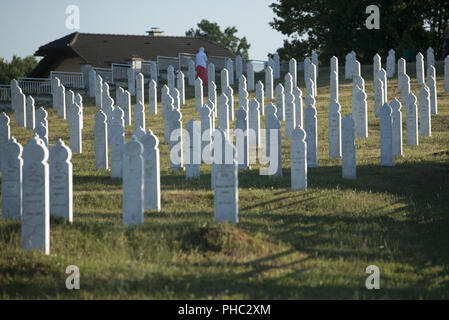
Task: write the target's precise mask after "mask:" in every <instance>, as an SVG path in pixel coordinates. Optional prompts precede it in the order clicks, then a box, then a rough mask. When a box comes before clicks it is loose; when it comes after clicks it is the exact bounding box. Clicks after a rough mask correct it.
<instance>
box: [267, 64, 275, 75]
mask: <svg viewBox="0 0 449 320" xmlns="http://www.w3.org/2000/svg"><path fill="white" fill-rule="evenodd" d="M265 73H268V74H271V75H272V74H273V68H271V67H270V66H268V67H267V68H266V69H265Z"/></svg>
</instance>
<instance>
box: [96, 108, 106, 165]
mask: <svg viewBox="0 0 449 320" xmlns="http://www.w3.org/2000/svg"><path fill="white" fill-rule="evenodd" d="M94 140H95V142H94V145H95V168H97V169H105V170H107V169H108V168H109V165H108V124H107V118H106V114H105V113H104V112H103V111H102V110H98V112H97V113H96V114H95V125H94Z"/></svg>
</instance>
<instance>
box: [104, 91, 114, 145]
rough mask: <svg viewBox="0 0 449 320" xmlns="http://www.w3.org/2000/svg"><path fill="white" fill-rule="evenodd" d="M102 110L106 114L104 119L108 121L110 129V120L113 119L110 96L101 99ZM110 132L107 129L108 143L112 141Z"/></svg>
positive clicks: (112, 106)
mask: <svg viewBox="0 0 449 320" xmlns="http://www.w3.org/2000/svg"><path fill="white" fill-rule="evenodd" d="M102 110H103V112H104V113H105V114H106V120H107V122H108V129H111V127H112V120H113V116H112V112H113V111H114V99H112V98H111V97H110V96H108V97H107V98H106V100H105V101H103V107H102ZM111 134H112V131H111V130H108V143H111V141H112V139H111Z"/></svg>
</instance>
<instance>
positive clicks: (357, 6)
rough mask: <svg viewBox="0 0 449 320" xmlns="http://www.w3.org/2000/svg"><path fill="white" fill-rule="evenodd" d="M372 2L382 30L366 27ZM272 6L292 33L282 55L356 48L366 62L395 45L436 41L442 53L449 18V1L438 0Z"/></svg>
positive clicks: (281, 26) (421, 47) (279, 26)
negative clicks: (368, 10) (443, 35)
mask: <svg viewBox="0 0 449 320" xmlns="http://www.w3.org/2000/svg"><path fill="white" fill-rule="evenodd" d="M372 4H374V5H377V6H378V7H379V9H380V29H379V30H368V29H367V28H366V26H365V21H366V18H367V17H368V15H367V14H366V13H365V10H366V7H367V6H369V5H372ZM270 7H271V8H272V9H273V11H274V13H275V15H276V17H275V18H274V19H273V21H272V22H270V25H271V26H272V27H273V28H274V29H276V30H278V31H280V32H281V33H283V34H284V35H287V36H289V39H288V40H286V41H284V46H283V47H282V48H279V49H278V53H279V55H280V56H281V57H282V58H283V59H288V58H291V57H294V58H297V59H303V58H305V57H306V56H308V55H310V53H311V52H312V50H317V51H318V52H319V53H320V58H322V59H323V60H324V61H328V59H330V58H331V57H332V56H334V55H335V56H337V57H338V58H339V59H344V57H345V55H346V54H347V53H348V52H350V51H351V50H354V51H355V52H357V59H358V60H360V61H361V62H372V57H373V56H374V55H375V54H376V53H379V54H381V55H386V54H387V52H388V50H389V49H390V48H394V49H395V50H396V51H397V52H398V54H399V55H401V54H402V49H412V50H414V51H416V52H417V51H421V52H423V53H424V52H425V50H426V49H427V47H429V46H433V48H434V49H435V52H436V53H437V52H441V48H442V44H443V37H442V34H443V32H444V27H443V25H444V22H446V21H448V18H449V17H448V16H449V3H448V2H445V3H443V2H440V1H437V0H409V1H403V0H360V1H347V0H321V1H318V2H317V1H314V0H278V1H277V2H274V3H272V4H271V5H270ZM431 8H432V9H431ZM426 26H430V27H426ZM437 57H438V56H437Z"/></svg>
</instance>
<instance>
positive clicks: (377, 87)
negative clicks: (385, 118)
mask: <svg viewBox="0 0 449 320" xmlns="http://www.w3.org/2000/svg"><path fill="white" fill-rule="evenodd" d="M384 103H385V100H384V84H383V82H382V81H381V80H380V79H376V80H374V114H375V115H376V118H378V117H379V116H380V108H382V106H383V105H384Z"/></svg>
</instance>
